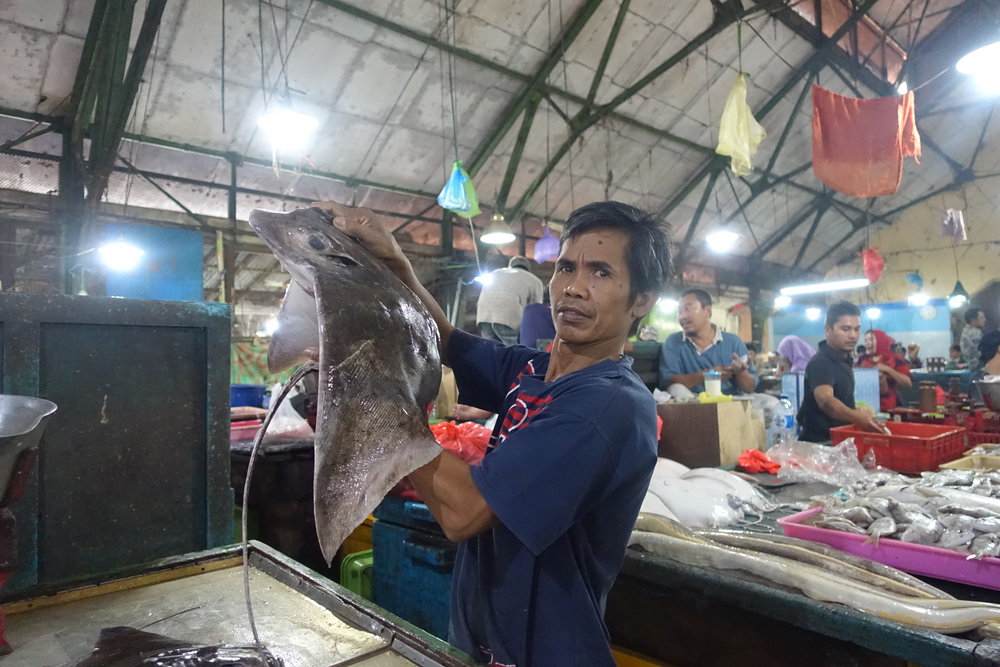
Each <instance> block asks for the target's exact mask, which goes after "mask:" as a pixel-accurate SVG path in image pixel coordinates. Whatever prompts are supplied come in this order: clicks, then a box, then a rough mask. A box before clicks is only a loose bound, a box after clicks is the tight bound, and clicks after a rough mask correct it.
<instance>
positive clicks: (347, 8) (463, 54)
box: [319, 0, 749, 175]
mask: <svg viewBox="0 0 1000 667" xmlns="http://www.w3.org/2000/svg"><path fill="white" fill-rule="evenodd" d="M595 1H596V0H595ZM319 2H321V3H322V4H324V5H327V6H329V7H333V8H334V9H338V10H340V11H343V12H344V13H346V14H350V15H351V16H354V17H355V18H359V19H361V20H363V21H366V22H368V23H372V24H374V25H377V26H378V27H380V28H385V29H386V30H389V31H390V32H395V33H397V34H399V35H403V36H405V37H409V38H410V39H413V40H415V41H417V42H420V43H421V44H427V45H430V46H432V47H434V48H436V49H439V50H441V51H444V52H445V53H450V54H453V55H455V56H456V57H458V58H461V59H462V60H465V61H467V62H470V63H473V64H475V65H479V66H480V67H484V68H486V69H489V70H492V71H494V72H498V73H500V74H503V75H505V76H507V77H510V78H511V79H513V80H515V81H521V82H522V83H531V82H532V80H533V79H534V76H533V75H528V74H524V73H523V72H518V71H517V70H513V69H510V68H509V67H505V66H503V65H500V64H498V63H495V62H493V61H492V60H490V59H489V58H484V57H483V56H481V55H479V54H477V53H473V52H471V51H467V50H465V49H461V48H458V47H456V46H453V45H451V44H448V43H446V42H441V41H439V40H438V39H436V38H435V37H432V36H431V35H425V34H424V33H421V32H418V31H416V30H413V29H412V28H408V27H406V26H404V25H401V24H399V23H394V22H393V21H390V20H388V19H386V18H383V17H381V16H378V15H376V14H372V13H371V12H368V11H365V10H364V9H361V8H360V7H355V6H353V5H350V4H348V3H347V2H345V1H344V0H319ZM746 13H749V11H748V12H746ZM535 87H536V88H538V89H539V90H541V91H542V92H543V93H545V94H551V95H558V96H559V97H562V98H563V99H566V100H569V101H570V102H574V103H576V104H579V105H581V106H585V105H586V103H587V100H586V98H584V97H581V96H579V95H575V94H573V93H571V92H569V91H566V90H563V89H561V88H559V87H558V86H553V85H551V84H549V83H546V82H544V81H542V82H540V83H539V84H538V85H537V86H535ZM607 115H608V116H609V117H610V118H614V119H615V120H617V121H620V122H622V123H625V124H626V125H630V126H632V127H635V128H638V129H640V130H643V131H646V132H649V133H650V134H653V135H655V136H657V137H660V138H662V139H665V140H667V141H670V142H673V143H676V144H680V145H681V146H685V147H687V148H691V149H693V150H697V151H701V152H703V153H706V154H711V153H714V150H713V149H711V148H706V147H704V146H701V145H699V144H697V143H695V142H693V141H690V140H689V139H685V138H684V137H679V136H677V135H675V134H672V133H670V132H667V131H665V130H661V129H659V128H656V127H653V126H652V125H648V124H646V123H643V122H642V121H639V120H636V119H635V118H632V117H630V116H626V115H625V114H621V113H617V112H615V111H611V112H610V113H608V114H607ZM515 117H516V115H515ZM507 129H508V130H509V129H510V128H509V127H508V128H507ZM501 138H502V137H501ZM498 141H499V139H498ZM480 152H482V151H477V154H478V153H480ZM470 165H471V161H470V162H469V163H468V164H467V168H466V171H468V172H469V174H470V175H474V174H473V172H472V170H471V169H469V168H468V167H469V166H470Z"/></svg>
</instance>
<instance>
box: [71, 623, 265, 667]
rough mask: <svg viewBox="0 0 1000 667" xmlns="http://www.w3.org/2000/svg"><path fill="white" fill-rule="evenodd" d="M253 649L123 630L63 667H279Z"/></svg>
mask: <svg viewBox="0 0 1000 667" xmlns="http://www.w3.org/2000/svg"><path fill="white" fill-rule="evenodd" d="M283 664H284V663H283V662H282V661H281V660H280V659H279V658H276V657H274V656H273V655H272V654H271V653H270V652H269V651H268V650H267V649H260V648H258V647H257V646H227V645H222V646H204V645H202V644H196V643H194V642H188V641H183V640H180V639H172V638H170V637H166V636H164V635H158V634H156V633H155V632H145V631H143V630H137V629H135V628H130V627H127V626H118V627H114V628H104V629H103V630H101V634H100V636H99V637H98V639H97V643H96V644H95V645H94V650H93V651H91V652H90V655H88V656H87V657H86V658H84V659H83V660H81V661H79V662H75V663H73V664H72V665H67V666H66V667H166V666H167V665H175V666H177V667H227V666H229V667H235V666H239V667H282V666H283Z"/></svg>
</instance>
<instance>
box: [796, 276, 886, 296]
mask: <svg viewBox="0 0 1000 667" xmlns="http://www.w3.org/2000/svg"><path fill="white" fill-rule="evenodd" d="M867 286H868V279H867V278H850V279H848V280H831V281H828V282H825V283H810V284H808V285H792V286H791V287H782V288H781V293H782V294H786V295H788V296H794V295H796V294H815V293H816V292H836V291H838V290H849V289H858V288H859V287H867Z"/></svg>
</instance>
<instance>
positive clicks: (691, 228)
mask: <svg viewBox="0 0 1000 667" xmlns="http://www.w3.org/2000/svg"><path fill="white" fill-rule="evenodd" d="M720 173H722V170H721V169H713V170H712V172H711V174H710V175H709V177H708V183H707V184H706V185H705V189H704V190H703V191H702V193H701V199H700V200H698V207H697V208H695V211H694V215H693V216H692V217H691V223H690V224H689V225H688V228H687V232H685V233H684V240H683V241H682V242H681V247H680V250H679V251H678V252H677V260H676V261H675V262H674V271H675V272H676V273H677V274H678V275H683V271H684V260H685V259H686V258H687V257H686V256H687V252H688V250H689V249H690V248H691V241H692V240H693V239H694V232H695V230H696V229H697V228H698V223H699V222H700V221H701V215H702V213H704V212H705V205H706V204H708V198H709V196H711V194H712V189H713V188H714V187H715V181H716V180H717V179H718V178H719V174H720Z"/></svg>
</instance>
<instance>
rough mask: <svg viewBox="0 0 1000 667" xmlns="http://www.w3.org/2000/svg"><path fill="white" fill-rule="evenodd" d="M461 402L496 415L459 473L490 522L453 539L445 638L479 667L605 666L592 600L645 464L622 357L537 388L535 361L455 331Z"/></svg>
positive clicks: (621, 535)
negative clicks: (476, 460) (466, 473)
mask: <svg viewBox="0 0 1000 667" xmlns="http://www.w3.org/2000/svg"><path fill="white" fill-rule="evenodd" d="M448 356H449V359H450V363H451V367H452V368H453V369H454V371H455V377H456V380H457V381H458V388H459V396H460V399H461V401H462V402H463V403H465V404H467V405H473V406H475V407H477V408H482V409H485V410H490V411H492V412H496V413H498V414H499V415H500V418H498V420H497V426H496V428H495V429H494V431H493V439H492V441H491V444H490V447H489V448H488V449H487V452H486V457H485V458H484V459H483V462H482V463H481V464H480V465H478V466H473V468H472V479H473V481H474V482H475V484H476V486H477V487H478V489H479V491H480V492H481V493H482V494H483V497H484V498H485V499H486V502H487V504H488V505H489V507H490V509H491V510H492V511H493V513H494V514H496V516H497V517H498V518H499V522H498V523H497V524H496V525H495V526H494V527H493V528H491V529H489V530H487V531H485V532H483V533H480V534H479V535H476V536H475V537H472V538H470V539H468V540H466V541H464V542H462V543H461V544H460V545H459V549H458V556H457V560H456V562H455V572H454V579H453V583H452V603H451V631H450V633H449V641H451V643H452V644H454V645H455V646H457V647H459V648H461V649H462V650H464V651H466V652H468V653H469V654H470V655H472V656H473V657H476V658H478V659H480V660H483V661H485V662H488V663H490V664H493V665H516V666H517V667H532V666H544V667H558V666H559V665H588V666H600V665H609V666H613V665H614V664H615V662H614V659H613V658H612V655H611V649H610V641H609V636H608V630H607V627H606V626H605V624H604V606H605V601H606V599H607V595H608V591H609V590H610V589H611V585H612V583H613V582H614V579H615V577H616V576H617V574H618V570H619V568H620V567H621V563H622V560H623V559H624V557H625V548H626V546H627V543H628V537H629V534H630V532H631V530H632V528H633V526H634V524H635V518H636V515H637V514H638V513H639V507H640V505H641V504H642V499H643V496H644V495H645V493H646V489H647V488H649V480H650V477H651V476H652V472H653V465H654V464H655V462H656V440H657V437H656V406H655V403H654V402H653V397H652V395H651V394H650V392H649V390H648V389H646V387H645V386H644V385H643V384H642V381H641V380H640V379H639V376H638V375H636V373H635V372H634V371H633V370H632V360H631V359H630V358H628V357H623V358H622V359H621V360H620V361H613V360H606V361H602V362H599V363H597V364H594V365H593V366H590V367H588V368H585V369H583V370H580V371H576V372H574V373H570V374H568V375H566V376H564V377H561V378H559V379H558V380H555V381H554V382H545V371H546V370H547V368H548V363H549V355H548V353H545V352H539V351H537V350H534V349H530V348H526V347H522V346H513V347H504V346H503V345H500V344H499V343H496V342H495V341H488V340H485V339H482V338H478V337H476V336H472V335H470V334H467V333H465V332H463V331H455V332H454V334H453V335H452V337H451V341H450V344H449V349H448Z"/></svg>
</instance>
